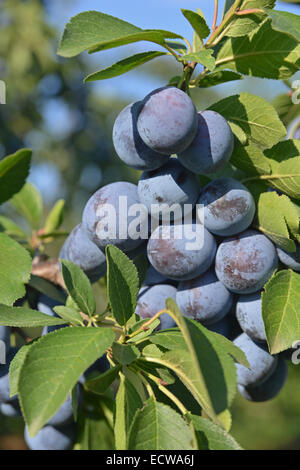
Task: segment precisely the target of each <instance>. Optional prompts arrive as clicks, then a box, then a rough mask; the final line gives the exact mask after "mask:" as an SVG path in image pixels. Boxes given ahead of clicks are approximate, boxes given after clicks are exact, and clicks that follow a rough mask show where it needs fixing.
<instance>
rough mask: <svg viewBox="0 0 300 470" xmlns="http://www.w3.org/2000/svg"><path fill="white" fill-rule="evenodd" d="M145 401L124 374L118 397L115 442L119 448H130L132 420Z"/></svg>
mask: <svg viewBox="0 0 300 470" xmlns="http://www.w3.org/2000/svg"><path fill="white" fill-rule="evenodd" d="M142 406H143V402H142V400H141V398H140V396H139V394H138V392H137V391H136V389H135V388H134V386H133V385H132V383H131V382H130V381H129V380H127V379H126V378H125V377H124V376H121V382H120V386H119V389H118V393H117V397H116V417H115V426H114V428H115V442H116V449H117V450H127V449H128V435H129V429H130V426H131V424H132V420H133V418H134V416H135V414H136V412H137V410H138V409H139V408H142Z"/></svg>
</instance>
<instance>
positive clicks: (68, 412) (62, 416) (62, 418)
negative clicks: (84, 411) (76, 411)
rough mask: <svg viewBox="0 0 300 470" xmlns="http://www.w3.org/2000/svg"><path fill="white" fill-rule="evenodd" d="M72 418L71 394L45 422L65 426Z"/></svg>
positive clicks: (59, 426)
mask: <svg viewBox="0 0 300 470" xmlns="http://www.w3.org/2000/svg"><path fill="white" fill-rule="evenodd" d="M73 419H74V415H73V408H72V399H71V395H69V396H68V398H67V399H66V401H65V402H64V403H63V404H62V405H61V407H60V408H59V409H58V410H57V412H56V413H55V415H54V416H52V418H51V419H50V420H49V421H48V423H47V424H49V425H50V426H55V427H58V428H61V427H64V426H67V425H68V424H70V423H72V421H73Z"/></svg>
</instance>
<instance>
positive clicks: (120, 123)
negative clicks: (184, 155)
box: [113, 101, 169, 171]
mask: <svg viewBox="0 0 300 470" xmlns="http://www.w3.org/2000/svg"><path fill="white" fill-rule="evenodd" d="M141 106H142V102H141V101H139V102H137V103H132V104H129V105H128V106H126V108H124V109H123V110H122V111H121V112H120V114H119V115H118V117H117V119H116V121H115V124H114V128H113V143H114V147H115V150H116V152H117V154H118V156H119V157H120V158H121V160H123V162H124V163H126V165H128V166H130V167H131V168H134V169H136V170H141V171H144V170H155V169H156V168H159V167H160V166H162V165H163V164H164V163H166V161H167V160H168V158H169V156H168V155H163V154H161V153H158V152H154V151H153V150H152V149H150V148H149V147H147V145H146V144H145V143H144V142H143V140H142V139H141V137H140V135H139V133H138V130H137V117H138V113H139V111H140V109H141Z"/></svg>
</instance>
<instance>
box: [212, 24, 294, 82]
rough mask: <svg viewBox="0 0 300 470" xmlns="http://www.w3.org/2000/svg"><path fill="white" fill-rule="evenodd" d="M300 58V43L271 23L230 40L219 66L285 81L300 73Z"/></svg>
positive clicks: (221, 53)
mask: <svg viewBox="0 0 300 470" xmlns="http://www.w3.org/2000/svg"><path fill="white" fill-rule="evenodd" d="M299 56H300V44H299V43H298V41H296V40H295V39H293V38H291V37H290V36H288V35H287V34H284V33H281V32H278V31H275V30H274V29H272V26H271V21H270V20H268V21H265V22H264V23H263V24H262V25H261V27H260V28H259V29H257V30H255V31H254V32H253V33H251V34H250V35H247V36H243V37H241V38H229V39H227V41H225V43H224V44H223V46H222V47H221V48H220V50H219V52H218V54H217V58H216V64H217V66H219V67H222V68H229V69H231V70H235V71H236V72H240V73H242V74H245V75H250V76H254V77H261V78H275V79H285V78H288V77H291V76H292V75H293V74H294V73H295V72H297V70H299V64H300V59H299Z"/></svg>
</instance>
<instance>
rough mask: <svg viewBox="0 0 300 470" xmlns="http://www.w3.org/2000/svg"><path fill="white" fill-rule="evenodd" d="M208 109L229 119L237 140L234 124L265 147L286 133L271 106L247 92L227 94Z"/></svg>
mask: <svg viewBox="0 0 300 470" xmlns="http://www.w3.org/2000/svg"><path fill="white" fill-rule="evenodd" d="M209 109H211V110H212V111H216V112H218V113H220V114H222V115H223V116H224V117H225V119H227V120H228V121H229V124H230V125H231V127H232V131H233V132H234V133H235V134H236V135H237V138H238V139H239V140H241V139H240V135H239V133H237V132H236V126H237V127H238V128H240V129H241V130H242V132H243V133H244V134H245V135H246V137H247V139H248V140H249V141H250V142H253V143H255V144H258V145H260V146H262V147H267V148H270V147H272V146H273V145H275V144H277V142H278V141H279V140H280V139H282V138H283V137H285V135H286V129H285V127H284V125H283V124H282V122H281V121H280V119H279V117H278V114H277V113H276V111H275V109H274V108H273V106H272V105H270V104H269V103H268V102H267V101H266V100H264V99H263V98H261V97H259V96H255V95H250V94H249V93H241V94H240V95H234V96H229V97H228V98H224V99H223V100H221V101H219V102H218V103H215V104H213V105H212V106H211V107H210V108H209Z"/></svg>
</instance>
